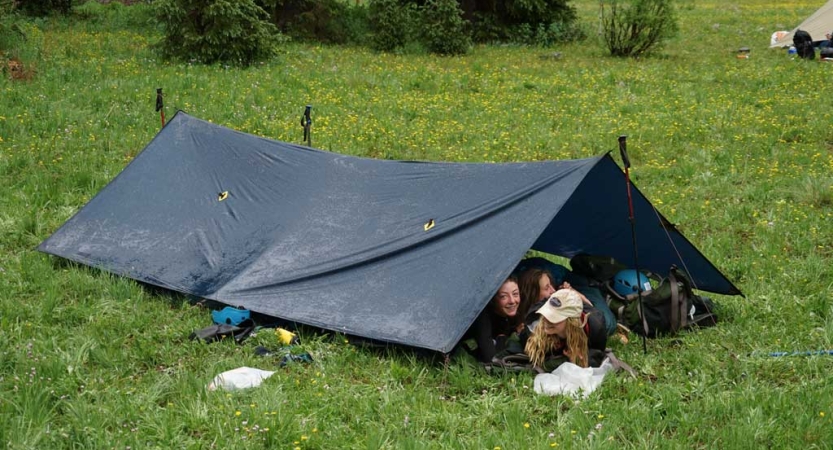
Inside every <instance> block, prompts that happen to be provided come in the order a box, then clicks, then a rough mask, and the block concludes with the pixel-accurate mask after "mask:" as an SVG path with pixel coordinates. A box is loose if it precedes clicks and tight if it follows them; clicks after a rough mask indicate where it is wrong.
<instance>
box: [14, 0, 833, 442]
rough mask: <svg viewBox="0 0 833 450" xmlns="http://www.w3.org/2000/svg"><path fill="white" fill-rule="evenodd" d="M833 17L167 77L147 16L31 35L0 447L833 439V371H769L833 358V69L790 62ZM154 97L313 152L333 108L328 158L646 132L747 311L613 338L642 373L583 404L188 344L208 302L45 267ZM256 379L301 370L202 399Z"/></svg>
mask: <svg viewBox="0 0 833 450" xmlns="http://www.w3.org/2000/svg"><path fill="white" fill-rule="evenodd" d="M822 3H823V2H822V1H820V0H819V1H812V2H810V1H789V0H787V1H785V2H779V3H777V4H774V3H773V2H768V1H764V0H747V1H736V2H729V3H726V2H717V1H709V2H704V1H698V0H682V1H681V2H680V3H679V4H678V6H679V17H680V28H681V32H680V36H679V37H678V38H677V39H676V40H675V41H674V42H672V43H671V44H670V45H669V46H668V47H666V48H665V49H664V50H663V51H662V52H660V53H659V54H657V55H655V56H651V57H646V58H641V59H637V60H633V59H613V58H610V57H607V56H606V55H605V52H604V51H603V49H602V48H601V47H600V46H599V45H598V44H597V43H596V42H595V40H594V34H593V30H596V29H597V27H598V22H597V16H596V14H597V13H598V3H597V2H593V1H589V0H580V1H576V2H575V5H576V6H577V7H578V9H579V12H580V16H581V18H582V21H583V23H584V25H585V26H586V28H587V29H588V30H589V31H590V32H591V33H590V35H591V38H590V39H589V40H588V41H586V42H584V43H578V44H570V45H563V46H560V47H557V48H550V49H541V48H523V47H515V46H500V47H484V46H478V47H476V48H474V50H473V52H471V54H469V55H467V56H464V57H456V58H447V57H436V56H428V55H395V54H376V53H373V52H371V51H369V50H366V49H362V48H353V47H327V46H319V45H313V44H300V43H291V44H287V45H286V46H284V47H282V49H281V51H280V54H279V55H278V56H277V57H276V58H275V59H273V60H271V61H269V62H267V63H264V64H259V65H256V66H254V67H250V68H246V69H240V68H234V67H224V66H210V67H206V66H200V65H196V64H188V63H168V62H164V61H161V60H159V59H158V57H157V56H156V54H155V53H154V52H153V51H152V49H151V48H150V45H151V44H153V43H155V42H157V41H158V40H159V39H160V35H159V32H158V30H157V29H156V28H155V27H154V26H153V23H152V20H151V16H150V14H149V13H148V9H147V5H144V4H137V5H134V6H130V7H120V6H121V5H116V4H112V5H109V7H108V8H105V9H104V10H96V11H98V12H96V13H95V14H85V15H84V16H83V17H81V16H76V17H74V18H72V19H70V20H66V19H43V20H26V21H21V23H20V25H21V26H22V28H23V29H24V30H25V31H26V33H27V39H26V41H25V42H23V43H21V44H20V47H19V49H18V50H19V52H18V55H19V57H20V59H21V60H22V61H23V62H24V64H25V65H26V67H27V68H28V69H29V70H31V74H32V75H33V76H32V78H31V79H30V80H28V81H25V80H24V81H21V80H11V79H10V78H9V77H8V76H6V74H5V73H4V74H3V75H4V76H3V77H0V187H2V190H3V195H2V196H0V446H3V447H4V448H9V449H49V448H79V449H80V448H84V449H99V448H101V449H111V448H112V449H144V448H159V449H167V448H188V449H209V448H276V449H300V450H307V449H333V448H349V449H355V448H361V449H364V448H367V449H377V448H389V449H400V448H403V449H422V448H460V449H488V450H496V449H503V450H508V449H526V448H577V449H579V448H610V449H618V448H640V449H641V448H722V449H733V448H796V449H806V448H831V447H833V422H831V421H833V377H831V375H830V372H831V370H833V356H789V357H780V358H776V357H770V356H768V353H769V352H776V351H810V350H822V349H833V300H831V287H833V233H831V231H830V230H831V225H832V224H833V102H831V99H830V93H831V88H830V86H831V80H832V79H833V64H831V63H823V62H819V61H818V60H816V61H811V62H807V61H801V60H794V59H792V58H790V56H788V55H787V54H786V51H779V50H770V49H768V45H769V39H770V35H771V33H772V32H774V31H776V30H782V29H790V28H792V27H794V26H795V25H797V24H798V23H799V22H800V21H801V20H803V18H805V17H807V16H809V15H810V14H811V13H812V12H814V11H815V10H816V9H817V8H818V7H819V6H821V4H822ZM744 46H747V47H750V48H751V52H750V58H749V59H738V58H736V50H737V49H738V48H740V47H744ZM554 52H558V53H560V57H558V56H556V55H554ZM157 87H162V88H163V89H164V92H165V103H166V111H167V114H168V117H170V116H172V115H173V113H174V112H175V111H176V110H179V109H181V110H184V111H186V112H188V113H189V114H191V115H194V116H196V117H199V118H202V119H206V120H210V121H212V122H214V123H218V124H222V125H225V126H228V127H230V128H233V129H236V130H239V131H243V132H247V133H253V134H256V135H260V136H265V137H269V138H274V139H279V140H286V141H291V142H300V141H301V139H302V129H301V127H300V125H299V118H300V116H301V113H302V112H303V107H304V105H306V104H312V105H313V120H314V122H313V127H312V140H313V145H314V146H316V147H318V148H323V149H328V150H333V151H338V152H342V153H347V154H352V155H357V156H366V157H373V158H391V159H420V160H436V161H472V162H484V161H490V162H491V161H493V162H503V161H531V160H543V159H563V158H580V157H589V156H593V155H598V154H600V153H603V152H606V151H609V150H613V149H614V148H615V146H616V138H617V136H619V135H620V134H626V135H628V143H629V151H630V157H631V161H632V163H633V168H632V172H631V173H632V177H633V179H634V181H635V183H636V184H637V186H638V187H639V188H640V189H641V190H642V191H643V192H644V193H645V194H646V195H647V196H648V198H649V199H651V200H652V201H653V202H654V203H655V205H656V206H657V207H658V208H659V210H660V211H662V213H663V214H664V215H665V216H666V217H668V218H669V219H670V220H671V221H672V222H675V223H677V224H678V225H679V228H680V229H681V230H682V231H683V233H684V234H686V236H687V237H688V238H689V239H690V240H691V241H692V242H694V243H695V245H697V246H698V248H699V249H700V250H701V251H702V252H703V253H704V254H705V255H706V256H707V257H708V258H709V259H710V260H711V261H712V262H713V263H714V264H715V265H716V266H717V267H718V268H720V269H721V270H722V271H723V272H724V273H726V274H727V275H728V276H729V278H730V279H731V280H732V281H733V282H734V283H735V284H736V285H737V286H738V287H739V288H740V289H741V290H742V291H743V292H744V293H745V294H746V298H742V297H721V296H714V297H713V298H715V300H716V301H717V302H718V303H719V304H720V306H721V311H720V312H721V315H722V319H723V321H722V323H720V324H719V326H717V327H714V328H711V329H705V330H701V331H699V332H697V333H690V334H683V335H680V336H677V337H675V338H662V339H657V340H652V341H649V342H648V352H647V354H643V351H642V346H641V344H640V343H639V340H638V339H637V337H636V336H632V340H631V343H630V344H627V345H623V344H620V343H612V344H611V346H612V347H613V349H614V351H615V352H616V354H617V355H618V356H619V357H620V358H621V359H623V360H624V361H626V362H628V363H629V364H631V365H632V366H633V367H634V368H636V369H637V370H638V372H639V376H638V377H637V378H635V379H634V378H630V377H628V376H625V375H624V374H617V375H615V376H610V377H609V378H607V379H606V380H605V382H604V384H603V385H602V386H601V388H600V389H599V390H598V391H597V392H595V393H593V395H591V396H590V397H589V398H588V399H586V400H583V401H581V402H575V401H573V400H571V399H567V398H562V397H545V396H538V395H536V394H535V393H534V392H533V389H532V382H533V377H532V376H531V375H528V374H498V375H495V374H487V373H485V372H484V371H482V370H481V369H480V368H479V367H478V366H477V365H476V364H473V363H471V362H470V361H468V360H464V359H463V360H453V361H451V363H450V364H448V365H447V366H444V365H443V364H441V363H438V362H437V361H435V360H432V359H430V358H425V357H422V356H419V355H417V354H415V353H413V352H412V351H410V350H408V349H401V348H393V349H387V350H381V351H380V350H372V349H366V348H361V347H355V346H353V345H351V344H349V343H347V340H346V338H345V337H344V336H338V335H336V336H332V335H320V334H317V333H313V332H311V331H305V332H304V334H303V335H302V340H303V347H304V349H305V350H307V351H309V352H310V353H311V354H312V355H313V357H314V358H315V361H314V363H312V364H290V365H288V366H286V367H284V368H279V367H278V360H277V359H276V358H274V357H272V358H269V357H267V358H264V357H259V356H255V355H254V353H253V347H254V345H255V344H257V343H259V342H261V343H262V342H267V343H268V342H269V340H270V339H273V338H272V337H271V336H270V333H261V334H260V335H258V336H257V337H256V338H253V339H251V340H250V341H247V342H246V343H245V344H244V345H242V346H235V345H233V344H231V343H228V342H224V343H218V344H211V345H205V344H200V343H197V342H193V341H190V340H188V338H187V337H188V335H189V334H190V333H191V332H192V331H194V330H197V329H201V328H203V327H205V326H207V325H209V324H210V321H211V319H210V316H209V312H208V310H206V309H205V308H201V307H198V306H195V305H194V303H193V302H192V301H190V300H189V299H187V298H185V297H183V296H180V295H177V294H173V293H169V292H161V291H155V290H151V289H148V288H146V287H143V286H140V285H139V284H137V283H135V282H133V281H131V280H127V279H124V278H120V277H116V276H112V275H110V274H107V273H105V272H101V271H98V270H94V269H91V268H87V267H82V266H78V265H75V264H72V263H68V262H66V261H63V260H59V259H57V258H52V257H49V256H47V255H44V254H41V253H38V252H36V251H35V247H36V246H37V245H38V244H39V243H40V242H41V241H42V240H44V239H45V238H47V237H48V236H49V235H50V234H51V233H52V232H54V231H55V230H56V229H57V228H58V227H59V226H60V225H61V224H63V223H64V222H65V221H66V220H67V219H69V218H70V217H71V216H72V215H73V214H74V213H75V212H76V211H78V210H79V208H81V207H82V206H83V205H84V204H85V203H86V202H87V201H88V200H89V199H90V198H92V196H94V195H95V194H96V193H97V192H98V191H99V190H100V189H101V188H102V187H104V186H105V185H106V184H107V183H108V182H109V181H110V180H112V179H113V177H115V176H116V175H117V174H118V173H119V172H120V171H121V170H122V169H123V168H124V167H125V165H126V164H127V163H128V162H129V161H130V160H131V159H132V158H133V157H134V156H136V154H138V153H139V152H140V151H141V150H142V149H143V148H144V146H145V145H146V144H147V143H148V142H149V141H150V140H151V139H153V137H154V135H155V134H156V133H157V132H158V130H159V126H160V123H159V122H160V119H159V116H158V114H157V113H156V112H154V101H155V90H156V88H157ZM617 158H618V156H617ZM637 220H639V218H637ZM640 244H641V245H650V244H649V243H640ZM240 366H250V367H258V368H261V369H266V370H276V371H277V372H276V374H275V375H274V376H273V377H271V378H270V379H268V380H267V381H266V382H265V383H264V385H262V386H261V387H259V388H257V389H251V390H247V391H237V392H233V393H225V392H208V391H207V390H206V389H205V386H206V385H207V384H208V383H209V382H210V380H211V379H212V378H213V377H214V376H215V375H216V374H218V373H220V372H222V371H225V370H229V369H233V368H236V367H240Z"/></svg>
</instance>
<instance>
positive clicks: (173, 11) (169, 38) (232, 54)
mask: <svg viewBox="0 0 833 450" xmlns="http://www.w3.org/2000/svg"><path fill="white" fill-rule="evenodd" d="M154 7H155V10H156V16H157V18H158V20H159V22H160V23H161V24H162V27H163V29H164V33H165V38H164V40H163V41H162V42H160V43H159V44H158V45H157V49H158V50H159V51H160V52H161V54H162V55H163V56H164V57H167V58H174V59H185V60H189V59H191V60H196V61H199V62H202V63H206V64H211V63H215V62H226V63H232V64H241V65H249V64H251V63H253V62H255V61H258V60H262V59H266V58H268V57H270V56H272V54H273V53H274V51H275V46H276V45H277V44H278V43H279V42H280V33H279V32H278V30H277V28H276V27H275V26H274V25H272V24H271V23H269V21H268V20H267V14H266V12H265V11H264V10H263V9H262V8H261V7H259V6H258V5H256V4H255V2H254V0H156V1H155V2H154Z"/></svg>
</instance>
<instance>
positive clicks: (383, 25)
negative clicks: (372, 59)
mask: <svg viewBox="0 0 833 450" xmlns="http://www.w3.org/2000/svg"><path fill="white" fill-rule="evenodd" d="M367 15H368V21H369V22H370V30H371V39H370V45H371V47H373V48H375V49H376V50H381V51H393V50H396V49H403V48H405V47H407V46H409V45H413V43H414V42H415V41H417V40H418V39H419V33H418V32H417V31H416V30H417V24H418V19H419V10H418V9H417V7H416V6H415V5H414V4H413V3H410V2H400V1H399V0H370V2H369V3H368V12H367Z"/></svg>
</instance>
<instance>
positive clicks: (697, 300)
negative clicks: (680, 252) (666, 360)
mask: <svg viewBox="0 0 833 450" xmlns="http://www.w3.org/2000/svg"><path fill="white" fill-rule="evenodd" d="M607 293H608V305H609V306H610V309H611V310H612V311H613V313H614V314H615V315H616V317H617V319H618V321H619V323H621V324H622V325H624V326H626V327H628V328H630V329H631V330H633V331H634V332H636V333H638V334H642V335H645V336H647V337H656V336H660V335H668V334H675V333H677V332H679V331H680V330H684V329H690V328H695V327H706V326H711V325H714V324H715V323H717V314H716V312H715V305H714V302H712V300H711V299H710V298H708V297H703V296H699V295H696V294H695V293H694V291H693V289H692V288H691V280H690V279H689V278H688V276H687V275H686V274H685V272H683V271H681V270H679V269H678V268H677V267H676V266H671V269H670V270H669V272H668V276H667V277H666V278H663V279H662V280H661V281H660V282H659V285H658V286H657V287H656V288H655V289H653V290H651V291H648V292H643V293H642V302H641V308H640V302H639V298H638V295H637V294H631V295H628V296H627V297H622V296H621V295H619V294H617V293H616V291H614V290H613V288H612V287H611V286H610V285H609V284H608V285H607Z"/></svg>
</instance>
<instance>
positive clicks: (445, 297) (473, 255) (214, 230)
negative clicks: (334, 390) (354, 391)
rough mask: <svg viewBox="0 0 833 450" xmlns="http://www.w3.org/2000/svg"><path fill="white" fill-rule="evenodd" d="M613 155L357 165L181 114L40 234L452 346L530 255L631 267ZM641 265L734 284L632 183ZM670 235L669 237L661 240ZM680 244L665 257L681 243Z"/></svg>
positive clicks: (100, 254) (120, 261) (199, 285)
mask: <svg viewBox="0 0 833 450" xmlns="http://www.w3.org/2000/svg"><path fill="white" fill-rule="evenodd" d="M625 186H626V185H625V180H624V174H623V173H622V172H621V170H620V169H619V168H618V166H617V165H616V163H615V162H614V161H613V160H612V158H610V157H609V156H606V155H605V156H601V157H597V158H588V159H582V160H568V161H548V162H533V163H509V164H472V163H469V164H464V163H432V162H404V161H385V160H373V159H364V158H357V157H351V156H344V155H340V154H336V153H331V152H325V151H320V150H314V149H310V148H307V147H301V146H297V145H292V144H288V143H283V142H277V141H273V140H269V139H264V138H260V137H256V136H251V135H247V134H244V133H240V132H236V131H233V130H230V129H227V128H224V127H221V126H218V125H214V124H211V123H208V122H205V121H202V120H199V119H197V118H194V117H191V116H188V115H187V114H185V113H182V112H179V113H177V114H176V116H175V117H174V118H173V119H172V120H171V121H170V122H169V123H168V125H167V126H166V127H165V128H164V129H163V130H162V131H161V132H160V133H159V134H158V135H157V136H156V137H155V138H154V139H153V141H151V143H150V144H149V145H148V146H147V147H146V148H145V149H144V150H143V151H142V152H141V153H140V154H139V155H138V156H136V158H135V159H134V160H133V161H132V162H131V163H130V164H129V165H128V166H127V168H125V170H123V171H122V172H121V173H120V174H119V175H118V176H117V177H116V178H115V179H114V180H113V181H112V182H111V183H110V184H108V185H107V186H106V187H105V188H104V189H102V190H101V192H100V193H99V194H98V195H96V196H95V197H94V198H93V199H92V200H90V202H89V203H88V204H87V205H86V206H84V207H83V208H82V209H81V210H80V211H79V212H78V213H77V214H76V215H75V216H73V217H72V218H71V219H70V220H68V221H67V222H66V223H65V224H64V225H63V226H61V228H59V229H58V230H57V231H56V232H55V233H54V234H53V235H52V236H51V237H49V238H48V239H47V240H45V241H44V242H43V243H41V245H40V246H39V250H40V251H42V252H46V253H50V254H53V255H57V256H60V257H63V258H67V259H70V260H73V261H77V262H80V263H83V264H87V265H90V266H94V267H98V268H101V269H103V270H106V271H110V272H113V273H116V274H120V275H124V276H127V277H130V278H133V279H136V280H139V281H142V282H146V283H150V284H153V285H157V286H161V287H164V288H168V289H172V290H175V291H179V292H183V293H188V294H193V295H196V296H200V297H204V298H208V299H213V300H217V301H220V302H222V303H225V304H228V305H234V306H243V307H245V308H248V309H250V310H252V311H256V312H260V313H264V314H268V315H272V316H275V317H279V318H282V319H286V320H291V321H296V322H299V323H304V324H308V325H314V326H318V327H321V328H325V329H329V330H335V331H340V332H344V333H347V334H353V335H357V336H362V337H366V338H371V339H376V340H381V341H387V342H393V343H400V344H405V345H410V346H415V347H421V348H426V349H431V350H437V351H442V352H448V351H450V350H451V349H452V348H453V346H454V345H455V344H456V343H457V342H458V341H459V339H460V338H461V337H462V335H463V333H464V332H465V331H466V329H467V328H468V327H469V326H470V324H471V323H472V322H473V321H474V319H475V318H476V317H477V315H478V314H479V313H480V312H481V311H482V309H483V308H484V307H485V305H486V304H487V303H488V301H489V299H490V297H491V295H492V294H493V293H494V292H495V291H496V290H497V288H498V287H499V285H500V284H501V282H502V280H503V279H504V278H505V277H506V276H507V275H508V274H509V273H510V272H511V271H512V269H513V268H514V266H515V265H516V264H517V262H518V261H519V260H520V259H521V258H522V257H523V256H524V254H525V252H526V251H527V250H528V249H530V248H534V249H538V250H542V251H546V252H549V253H553V254H558V255H563V256H567V257H569V256H572V255H574V254H576V253H579V252H588V253H593V254H605V255H611V256H614V257H616V258H617V259H619V260H621V261H622V262H625V263H630V262H632V259H633V258H632V254H633V249H632V246H631V238H630V223H629V221H628V217H627V216H628V215H627V199H626V190H625ZM634 196H635V197H634V201H635V206H636V214H637V217H638V218H639V217H640V216H641V217H643V218H644V219H642V220H639V219H637V226H638V240H639V242H641V244H640V247H639V252H640V254H639V257H640V264H641V266H643V267H645V268H646V269H649V270H654V271H657V272H660V273H663V272H666V271H667V270H668V268H669V267H670V265H671V264H677V265H680V266H682V263H681V261H680V258H679V257H678V253H677V252H679V255H681V256H682V259H683V260H685V263H686V264H685V266H686V267H687V268H688V269H689V271H690V272H691V275H692V277H693V279H694V281H695V283H696V284H697V287H698V288H699V289H702V290H708V291H713V292H720V293H727V294H735V293H739V292H738V291H737V289H736V288H735V287H734V286H733V285H732V284H731V283H730V282H729V281H728V280H727V279H726V278H725V277H724V276H723V275H722V274H721V273H720V272H719V271H718V270H717V269H716V268H715V267H714V266H713V265H712V264H711V263H710V262H709V261H708V260H706V258H705V257H703V255H702V254H701V253H700V252H699V251H698V250H697V249H696V248H694V246H692V245H691V244H690V243H689V242H688V241H687V240H686V239H685V238H684V237H683V236H682V235H680V234H679V233H678V232H677V231H675V230H674V229H673V228H669V229H668V230H667V232H668V233H669V235H668V236H670V237H671V240H669V239H668V237H667V235H666V230H665V229H664V228H663V227H661V226H660V225H659V221H658V220H657V218H656V214H655V213H654V211H653V209H652V208H651V206H650V204H649V203H648V202H647V200H646V199H645V198H644V197H643V196H642V195H641V194H640V193H639V192H638V191H635V192H634ZM672 242H673V246H672ZM674 247H676V251H675V250H674Z"/></svg>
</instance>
